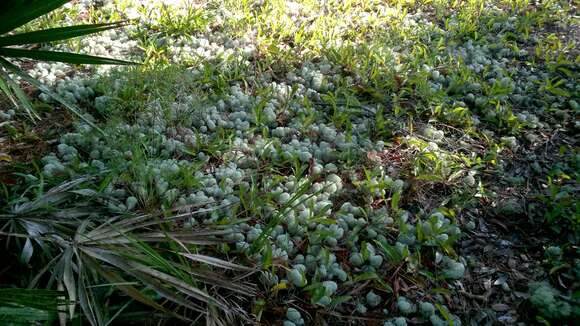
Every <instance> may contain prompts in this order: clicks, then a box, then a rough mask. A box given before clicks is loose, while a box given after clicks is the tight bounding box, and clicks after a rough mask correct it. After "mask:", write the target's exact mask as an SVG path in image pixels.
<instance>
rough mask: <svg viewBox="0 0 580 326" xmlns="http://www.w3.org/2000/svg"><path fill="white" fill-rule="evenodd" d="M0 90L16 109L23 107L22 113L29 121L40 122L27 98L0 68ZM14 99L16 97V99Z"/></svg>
mask: <svg viewBox="0 0 580 326" xmlns="http://www.w3.org/2000/svg"><path fill="white" fill-rule="evenodd" d="M0 89H2V91H3V92H4V93H5V94H6V95H7V96H8V98H9V99H10V100H11V102H12V103H13V104H15V106H16V107H17V108H19V107H23V108H24V111H25V112H26V113H27V114H28V116H29V117H30V119H31V120H35V119H38V120H40V117H39V116H38V114H37V113H36V112H35V111H34V108H33V107H32V103H30V100H29V99H28V96H26V94H24V92H23V91H22V89H21V88H20V86H19V85H17V84H16V83H15V82H14V81H13V80H12V78H10V76H9V75H8V74H7V73H6V72H5V71H4V70H3V69H1V68H0ZM14 97H16V99H15V98H14Z"/></svg>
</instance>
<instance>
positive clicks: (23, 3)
mask: <svg viewBox="0 0 580 326" xmlns="http://www.w3.org/2000/svg"><path fill="white" fill-rule="evenodd" d="M69 1H70V0H3V1H2V2H1V4H0V34H4V33H8V32H10V31H12V30H14V29H15V28H18V27H20V26H23V25H24V24H26V23H28V22H30V21H32V20H34V19H36V18H38V17H40V16H42V15H46V14H47V13H49V12H51V11H53V10H55V9H57V8H58V7H60V6H62V5H64V4H65V3H67V2H69Z"/></svg>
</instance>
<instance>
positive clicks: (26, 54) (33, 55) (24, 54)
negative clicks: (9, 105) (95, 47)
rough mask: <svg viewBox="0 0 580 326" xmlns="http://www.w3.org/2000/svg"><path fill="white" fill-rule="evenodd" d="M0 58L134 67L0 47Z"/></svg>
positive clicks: (89, 57) (93, 58)
mask: <svg viewBox="0 0 580 326" xmlns="http://www.w3.org/2000/svg"><path fill="white" fill-rule="evenodd" d="M0 56H2V57H8V58H29V59H34V60H41V61H57V62H65V63H72V64H90V65H134V64H136V63H135V62H129V61H123V60H117V59H111V58H105V57H97V56H92V55H87V54H77V53H68V52H56V51H42V50H26V49H14V48H4V47H0Z"/></svg>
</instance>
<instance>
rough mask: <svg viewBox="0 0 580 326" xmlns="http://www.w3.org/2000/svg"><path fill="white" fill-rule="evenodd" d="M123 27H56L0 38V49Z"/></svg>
mask: <svg viewBox="0 0 580 326" xmlns="http://www.w3.org/2000/svg"><path fill="white" fill-rule="evenodd" d="M125 25H126V22H125V21H120V22H114V23H103V24H87V25H76V26H67V27H57V28H49V29H44V30H40V31H34V32H27V33H20V34H13V35H7V36H2V37H0V47H4V46H9V45H26V44H35V43H47V42H54V41H61V40H68V39H71V38H74V37H79V36H84V35H89V34H94V33H98V32H102V31H106V30H109V29H114V28H119V27H122V26H125Z"/></svg>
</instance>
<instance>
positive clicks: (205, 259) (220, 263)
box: [181, 253, 254, 271]
mask: <svg viewBox="0 0 580 326" xmlns="http://www.w3.org/2000/svg"><path fill="white" fill-rule="evenodd" d="M181 255H182V256H184V257H187V258H189V259H191V260H193V261H197V262H200V263H204V264H208V265H212V266H215V267H219V268H224V269H232V270H238V271H254V269H253V268H250V267H246V266H241V265H238V264H234V263H231V262H229V261H225V260H222V259H219V258H215V257H210V256H205V255H198V254H184V253H182V254H181Z"/></svg>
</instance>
